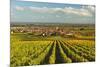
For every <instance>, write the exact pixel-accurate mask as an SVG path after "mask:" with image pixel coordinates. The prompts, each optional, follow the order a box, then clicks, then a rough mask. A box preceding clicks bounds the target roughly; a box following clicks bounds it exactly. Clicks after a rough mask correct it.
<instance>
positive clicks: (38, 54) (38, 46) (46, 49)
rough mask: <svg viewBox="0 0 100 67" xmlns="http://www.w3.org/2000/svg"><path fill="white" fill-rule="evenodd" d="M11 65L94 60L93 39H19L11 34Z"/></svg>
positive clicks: (12, 66) (13, 66)
mask: <svg viewBox="0 0 100 67" xmlns="http://www.w3.org/2000/svg"><path fill="white" fill-rule="evenodd" d="M10 58H11V61H10V63H11V67H15V66H29V65H40V64H41V65H43V64H59V63H77V62H92V61H95V41H94V40H77V39H76V40H75V39H73V40H70V39H64V38H62V37H56V36H55V37H52V39H51V38H50V39H48V40H42V39H39V40H27V41H26V40H21V38H19V37H18V36H16V37H15V36H11V56H10Z"/></svg>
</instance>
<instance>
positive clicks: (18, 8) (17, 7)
mask: <svg viewBox="0 0 100 67" xmlns="http://www.w3.org/2000/svg"><path fill="white" fill-rule="evenodd" d="M15 9H16V10H18V11H23V10H24V9H25V8H24V7H21V6H16V7H15Z"/></svg>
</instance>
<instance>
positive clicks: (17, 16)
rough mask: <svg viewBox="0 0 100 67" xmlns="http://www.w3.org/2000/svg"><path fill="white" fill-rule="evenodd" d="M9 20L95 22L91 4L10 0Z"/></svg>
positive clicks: (26, 21) (93, 9) (93, 8)
mask: <svg viewBox="0 0 100 67" xmlns="http://www.w3.org/2000/svg"><path fill="white" fill-rule="evenodd" d="M10 14H11V22H12V23H14V22H24V23H28V22H33V23H36V22H39V23H50V22H51V23H53V22H54V23H95V7H94V6H93V5H87V6H86V5H76V4H61V3H43V2H32V1H29V2H28V1H16V0H11V13H10Z"/></svg>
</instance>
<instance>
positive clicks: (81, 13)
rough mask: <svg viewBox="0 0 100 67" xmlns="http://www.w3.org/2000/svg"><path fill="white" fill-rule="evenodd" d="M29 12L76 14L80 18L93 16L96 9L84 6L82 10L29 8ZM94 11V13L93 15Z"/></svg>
mask: <svg viewBox="0 0 100 67" xmlns="http://www.w3.org/2000/svg"><path fill="white" fill-rule="evenodd" d="M28 8H29V10H32V12H37V13H57V12H58V13H60V12H62V13H64V14H74V15H79V16H92V13H94V12H93V11H94V7H92V6H82V8H80V9H79V8H72V7H65V8H48V7H32V6H30V7H28ZM91 11H92V13H91Z"/></svg>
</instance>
